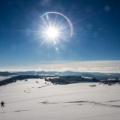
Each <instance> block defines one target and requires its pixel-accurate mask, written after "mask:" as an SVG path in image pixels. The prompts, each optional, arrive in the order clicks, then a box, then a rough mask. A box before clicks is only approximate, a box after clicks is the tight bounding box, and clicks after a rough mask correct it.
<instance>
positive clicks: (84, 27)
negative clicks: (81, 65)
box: [0, 0, 120, 68]
mask: <svg viewBox="0 0 120 120" xmlns="http://www.w3.org/2000/svg"><path fill="white" fill-rule="evenodd" d="M119 6H120V1H117V0H116V1H114V0H69V1H66V0H1V2H0V67H3V68H4V67H14V66H24V65H30V66H32V65H33V66H34V65H37V64H43V63H44V64H45V63H50V64H51V63H54V62H55V63H56V62H58V63H59V62H75V61H77V62H78V61H101V60H102V61H105V60H110V61H111V60H120V53H119V51H120V47H119V45H120V15H119V11H120V8H119ZM48 11H58V12H61V13H62V14H64V15H66V16H67V17H68V18H69V19H70V20H71V22H72V23H73V27H74V34H73V36H72V38H70V39H69V40H68V41H67V42H65V41H62V42H61V44H58V45H57V47H58V48H59V52H57V51H56V50H55V48H54V46H53V45H51V44H50V43H49V44H47V45H46V44H43V45H42V44H41V43H42V41H43V39H41V38H38V35H37V34H35V32H34V31H37V30H38V29H39V27H40V26H41V25H42V22H41V19H40V16H41V15H42V14H44V13H45V12H48Z"/></svg>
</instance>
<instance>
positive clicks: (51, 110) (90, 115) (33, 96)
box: [0, 79, 120, 120]
mask: <svg viewBox="0 0 120 120" xmlns="http://www.w3.org/2000/svg"><path fill="white" fill-rule="evenodd" d="M36 81H38V82H36ZM93 84H94V85H96V86H95V87H91V85H93ZM119 91H120V85H113V86H107V85H103V84H99V83H77V84H69V85H53V84H51V83H48V82H45V81H44V79H29V80H28V81H17V82H16V83H12V84H9V85H6V86H1V87H0V101H2V100H3V101H5V103H6V104H5V107H4V108H0V120H119V119H120V94H119Z"/></svg>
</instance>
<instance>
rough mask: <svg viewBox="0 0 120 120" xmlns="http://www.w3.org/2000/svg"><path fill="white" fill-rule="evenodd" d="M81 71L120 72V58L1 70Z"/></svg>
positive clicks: (2, 69)
mask: <svg viewBox="0 0 120 120" xmlns="http://www.w3.org/2000/svg"><path fill="white" fill-rule="evenodd" d="M27 70H35V71H68V70H70V71H79V72H102V73H120V60H116V61H84V62H58V63H57V62H56V63H54V64H49V63H47V64H39V65H33V66H12V67H4V68H0V71H27Z"/></svg>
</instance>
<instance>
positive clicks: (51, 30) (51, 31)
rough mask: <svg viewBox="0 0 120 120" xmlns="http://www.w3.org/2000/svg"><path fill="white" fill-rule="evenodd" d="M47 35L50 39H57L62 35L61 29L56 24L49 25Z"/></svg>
mask: <svg viewBox="0 0 120 120" xmlns="http://www.w3.org/2000/svg"><path fill="white" fill-rule="evenodd" d="M45 35H46V37H47V38H48V39H49V40H52V41H55V40H57V39H58V38H59V37H60V31H59V29H58V28H57V27H55V26H48V28H47V29H46V31H45Z"/></svg>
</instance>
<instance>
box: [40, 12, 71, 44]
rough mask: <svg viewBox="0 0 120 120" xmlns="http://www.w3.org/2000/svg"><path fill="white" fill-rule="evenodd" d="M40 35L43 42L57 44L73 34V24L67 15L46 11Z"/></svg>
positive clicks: (42, 17)
mask: <svg viewBox="0 0 120 120" xmlns="http://www.w3.org/2000/svg"><path fill="white" fill-rule="evenodd" d="M41 19H42V25H41V27H40V37H41V38H42V40H43V43H47V44H48V43H53V44H54V45H57V44H58V43H61V42H62V41H68V40H69V39H70V38H71V37H72V36H73V26H72V23H71V21H70V20H69V19H68V17H67V16H65V15H63V14H62V13H59V12H46V13H44V14H43V15H42V16H41Z"/></svg>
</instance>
